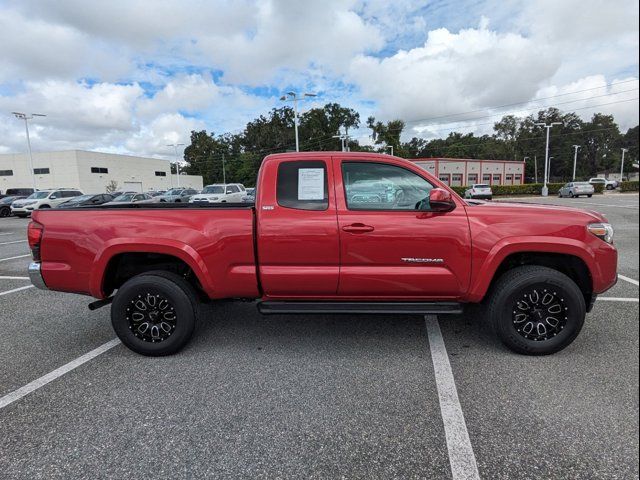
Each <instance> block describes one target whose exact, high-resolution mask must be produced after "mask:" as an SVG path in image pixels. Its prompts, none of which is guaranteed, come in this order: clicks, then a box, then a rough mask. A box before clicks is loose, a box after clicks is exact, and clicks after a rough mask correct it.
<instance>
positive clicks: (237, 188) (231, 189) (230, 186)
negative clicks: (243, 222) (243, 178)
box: [189, 183, 247, 203]
mask: <svg viewBox="0 0 640 480" xmlns="http://www.w3.org/2000/svg"><path fill="white" fill-rule="evenodd" d="M246 192H247V190H246V188H244V185H242V184H241V183H227V184H226V185H225V184H222V183H219V184H216V185H207V186H206V187H204V188H203V189H202V192H201V193H198V194H196V195H194V196H193V197H191V199H190V200H189V203H205V202H206V203H242V199H243V198H244V196H245V195H246V194H247V193H246Z"/></svg>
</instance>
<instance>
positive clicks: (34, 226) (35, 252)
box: [27, 221, 44, 261]
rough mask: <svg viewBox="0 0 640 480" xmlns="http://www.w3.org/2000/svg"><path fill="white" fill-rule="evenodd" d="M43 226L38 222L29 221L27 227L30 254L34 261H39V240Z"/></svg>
mask: <svg viewBox="0 0 640 480" xmlns="http://www.w3.org/2000/svg"><path fill="white" fill-rule="evenodd" d="M43 231H44V227H43V226H42V225H41V224H39V223H38V222H34V221H31V222H29V226H28V227H27V240H28V241H29V248H30V249H31V255H32V256H33V259H34V260H35V261H40V241H41V240H42V232H43Z"/></svg>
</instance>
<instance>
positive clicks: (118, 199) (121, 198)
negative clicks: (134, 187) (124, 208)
mask: <svg viewBox="0 0 640 480" xmlns="http://www.w3.org/2000/svg"><path fill="white" fill-rule="evenodd" d="M134 195H135V193H125V194H123V195H120V196H118V197H116V198H114V199H113V200H112V202H130V201H131V199H132V198H133V196H134Z"/></svg>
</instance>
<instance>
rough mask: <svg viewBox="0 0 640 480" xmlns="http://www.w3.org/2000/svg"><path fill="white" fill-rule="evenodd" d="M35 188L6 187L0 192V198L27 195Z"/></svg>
mask: <svg viewBox="0 0 640 480" xmlns="http://www.w3.org/2000/svg"><path fill="white" fill-rule="evenodd" d="M34 191H35V190H34V189H33V188H7V191H6V192H4V193H0V198H6V197H28V196H29V195H31V194H32V193H33V192H34Z"/></svg>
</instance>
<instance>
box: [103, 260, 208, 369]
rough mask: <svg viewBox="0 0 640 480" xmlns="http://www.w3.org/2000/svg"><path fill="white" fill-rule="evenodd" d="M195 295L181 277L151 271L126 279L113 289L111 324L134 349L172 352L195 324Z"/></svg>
mask: <svg viewBox="0 0 640 480" xmlns="http://www.w3.org/2000/svg"><path fill="white" fill-rule="evenodd" d="M197 311H198V299H197V294H196V292H195V290H194V288H193V287H192V286H191V284H190V283H189V282H187V281H186V280H185V279H184V277H182V276H180V275H178V274H175V273H172V272H166V271H153V272H148V273H142V274H140V275H136V276H135V277H133V278H130V279H129V280H127V281H126V282H125V283H124V284H123V285H122V286H121V287H120V288H119V289H118V291H117V292H116V295H115V297H114V300H113V304H112V306H111V324H112V325H113V329H114V330H115V332H116V334H117V335H118V338H120V340H121V341H122V343H123V344H125V345H126V346H127V347H129V348H130V349H131V350H133V351H134V352H136V353H139V354H141V355H149V356H163V355H171V354H173V353H176V352H177V351H179V350H180V349H181V348H183V347H184V346H185V345H186V344H187V343H188V342H189V340H190V339H191V336H192V334H193V332H194V330H195V327H196V320H197Z"/></svg>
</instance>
